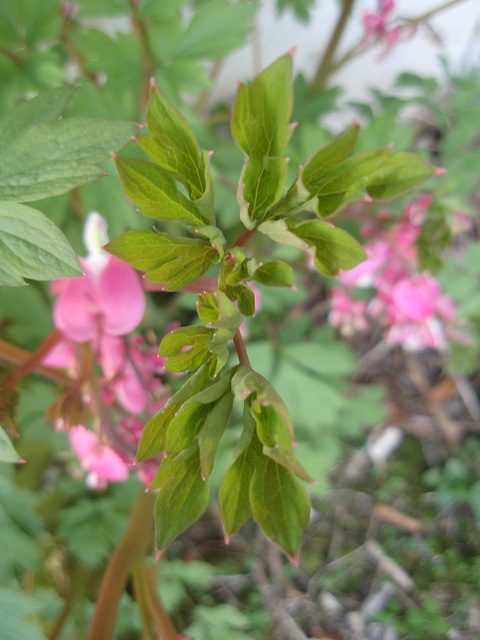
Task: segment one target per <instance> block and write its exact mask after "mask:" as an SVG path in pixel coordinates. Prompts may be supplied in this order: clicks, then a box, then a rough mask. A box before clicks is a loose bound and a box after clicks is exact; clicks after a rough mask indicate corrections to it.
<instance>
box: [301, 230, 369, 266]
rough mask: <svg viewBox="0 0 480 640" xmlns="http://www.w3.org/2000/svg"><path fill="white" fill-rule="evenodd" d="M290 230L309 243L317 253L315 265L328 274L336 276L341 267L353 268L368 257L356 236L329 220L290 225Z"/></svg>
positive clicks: (311, 248) (315, 253)
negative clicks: (329, 222) (331, 224)
mask: <svg viewBox="0 0 480 640" xmlns="http://www.w3.org/2000/svg"><path fill="white" fill-rule="evenodd" d="M290 230H291V232H292V233H294V234H295V235H296V236H297V237H299V238H301V239H302V240H303V241H304V242H306V243H307V244H308V247H309V249H310V251H312V252H313V253H314V255H315V266H316V267H317V269H318V270H319V271H320V273H323V274H325V275H327V276H336V275H337V274H338V272H339V270H340V269H353V267H355V266H356V265H357V264H359V262H362V260H365V259H366V258H367V254H366V253H365V251H364V250H363V248H362V247H361V246H360V245H359V244H358V242H357V241H356V240H355V238H353V237H352V236H351V235H350V234H348V233H347V232H346V231H344V230H343V229H338V228H337V227H332V226H330V225H329V224H328V223H327V222H321V221H318V220H317V221H313V222H304V223H301V224H297V225H290Z"/></svg>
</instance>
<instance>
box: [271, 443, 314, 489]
mask: <svg viewBox="0 0 480 640" xmlns="http://www.w3.org/2000/svg"><path fill="white" fill-rule="evenodd" d="M263 454H264V455H266V456H268V457H269V458H271V459H272V460H275V462H278V464H281V465H282V467H285V469H290V471H293V473H294V474H295V475H296V476H297V477H298V478H301V479H302V480H305V482H311V483H312V484H316V483H315V480H313V479H312V478H311V477H310V476H309V475H308V473H307V472H306V471H305V469H304V468H303V467H302V465H301V464H300V462H299V461H298V460H297V457H296V456H295V454H294V453H293V451H292V449H281V448H279V447H276V448H273V449H272V448H270V447H265V446H264V447H263Z"/></svg>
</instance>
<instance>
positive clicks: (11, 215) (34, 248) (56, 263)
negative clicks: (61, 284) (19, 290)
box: [0, 202, 83, 286]
mask: <svg viewBox="0 0 480 640" xmlns="http://www.w3.org/2000/svg"><path fill="white" fill-rule="evenodd" d="M0 265H1V266H0V285H10V286H18V285H21V284H24V281H23V278H32V279H33V280H53V279H54V278H64V277H71V276H80V275H82V274H83V270H82V268H81V266H80V263H79V261H78V258H77V256H76V254H75V253H74V251H73V249H72V248H71V246H70V244H69V243H68V241H67V239H66V238H65V236H64V235H63V233H62V232H61V231H60V229H58V227H56V226H55V225H54V224H53V222H51V221H50V220H49V219H48V218H47V217H46V216H44V215H43V213H40V211H37V210H36V209H32V208H31V207H27V206H25V205H22V204H17V203H16V202H0Z"/></svg>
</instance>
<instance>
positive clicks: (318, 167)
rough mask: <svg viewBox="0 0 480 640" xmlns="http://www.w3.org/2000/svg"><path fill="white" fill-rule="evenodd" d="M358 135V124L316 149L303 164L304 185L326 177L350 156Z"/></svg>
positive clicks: (309, 185)
mask: <svg viewBox="0 0 480 640" xmlns="http://www.w3.org/2000/svg"><path fill="white" fill-rule="evenodd" d="M357 137H358V124H356V123H355V124H354V125H353V126H352V127H350V129H347V130H346V131H345V132H344V133H343V134H342V135H341V136H339V137H338V138H336V139H335V140H333V141H332V142H330V143H329V144H327V145H326V146H325V147H323V148H322V149H320V151H317V153H316V154H315V155H313V156H312V157H311V158H310V159H309V160H307V162H306V163H305V164H304V166H303V171H302V179H303V183H304V185H305V186H306V187H307V188H308V187H312V186H313V185H315V184H316V183H318V182H320V180H323V179H324V178H326V177H327V175H328V174H329V173H330V172H331V171H333V169H335V167H337V166H338V165H339V164H340V163H341V162H343V161H344V160H346V159H347V158H349V157H350V155H351V153H352V151H353V148H354V146H355V143H356V141H357Z"/></svg>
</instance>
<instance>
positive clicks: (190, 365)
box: [159, 326, 212, 372]
mask: <svg viewBox="0 0 480 640" xmlns="http://www.w3.org/2000/svg"><path fill="white" fill-rule="evenodd" d="M211 333H212V331H211V329H207V328H206V327H202V326H193V327H180V329H174V330H173V331H170V333H167V335H166V336H165V337H164V338H163V340H162V343H161V344H160V350H159V355H160V356H161V357H163V358H168V360H167V363H166V364H165V368H166V369H168V370H169V371H174V372H182V371H192V370H194V369H197V368H198V367H199V366H200V365H202V364H203V363H204V362H207V360H209V359H210V357H211V355H210V351H209V350H208V348H207V346H206V344H205V342H206V340H207V338H208V337H210V335H211ZM185 347H190V349H189V350H187V351H182V349H184V348H185Z"/></svg>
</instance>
